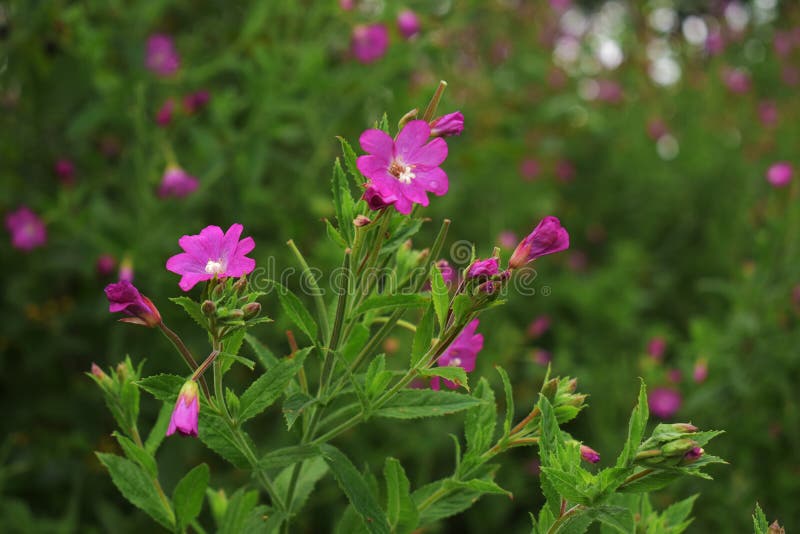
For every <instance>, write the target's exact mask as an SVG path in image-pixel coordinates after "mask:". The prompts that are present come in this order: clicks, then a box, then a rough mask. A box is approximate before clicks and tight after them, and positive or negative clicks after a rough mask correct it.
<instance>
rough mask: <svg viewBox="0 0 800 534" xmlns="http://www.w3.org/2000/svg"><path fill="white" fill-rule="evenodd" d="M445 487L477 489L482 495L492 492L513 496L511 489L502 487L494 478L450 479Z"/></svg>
mask: <svg viewBox="0 0 800 534" xmlns="http://www.w3.org/2000/svg"><path fill="white" fill-rule="evenodd" d="M445 487H450V488H466V489H470V490H474V491H477V492H478V493H480V494H481V495H484V494H487V493H490V494H495V495H506V496H507V497H512V498H513V495H512V493H511V492H510V491H508V490H506V489H503V488H501V487H500V486H499V485H498V484H497V482H495V481H494V480H487V479H485V478H473V479H472V480H448V481H446V482H445Z"/></svg>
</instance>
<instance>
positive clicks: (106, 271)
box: [95, 254, 117, 276]
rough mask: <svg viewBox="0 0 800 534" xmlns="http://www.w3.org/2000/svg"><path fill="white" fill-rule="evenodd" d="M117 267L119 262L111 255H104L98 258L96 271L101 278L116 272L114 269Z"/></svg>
mask: <svg viewBox="0 0 800 534" xmlns="http://www.w3.org/2000/svg"><path fill="white" fill-rule="evenodd" d="M116 265H117V260H116V259H114V256H112V255H111V254H103V255H102V256H100V257H99V258H97V262H96V263H95V269H96V270H97V274H99V275H100V276H108V275H110V274H111V273H112V272H114V267H115V266H116Z"/></svg>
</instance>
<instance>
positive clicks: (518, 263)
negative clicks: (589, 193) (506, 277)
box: [508, 216, 569, 269]
mask: <svg viewBox="0 0 800 534" xmlns="http://www.w3.org/2000/svg"><path fill="white" fill-rule="evenodd" d="M568 248H569V233H567V230H566V229H565V228H564V227H562V226H561V221H559V220H558V219H557V218H556V217H552V216H548V217H545V218H544V219H542V220H541V222H539V224H538V225H536V228H534V229H533V231H532V232H531V233H530V234H528V235H527V236H526V237H525V239H523V240H522V241H520V243H519V245H517V248H516V250H514V254H512V255H511V259H510V260H509V261H508V267H509V269H518V268H520V267H522V266H523V265H526V264H527V263H530V262H532V261H533V260H535V259H536V258H539V257H541V256H545V255H547V254H553V253H555V252H561V251H562V250H566V249H568Z"/></svg>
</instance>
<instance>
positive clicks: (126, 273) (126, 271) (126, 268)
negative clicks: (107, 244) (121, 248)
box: [117, 256, 133, 282]
mask: <svg viewBox="0 0 800 534" xmlns="http://www.w3.org/2000/svg"><path fill="white" fill-rule="evenodd" d="M117 278H119V281H120V282H124V281H127V282H133V261H132V260H131V258H130V256H125V257H124V258H122V261H121V262H119V273H118V274H117Z"/></svg>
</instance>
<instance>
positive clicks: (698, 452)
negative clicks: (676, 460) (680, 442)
mask: <svg viewBox="0 0 800 534" xmlns="http://www.w3.org/2000/svg"><path fill="white" fill-rule="evenodd" d="M705 452H706V451H704V450H703V449H702V448H701V447H693V448H692V449H691V450H690V451H689V452H687V453H686V454H685V455H684V456H683V457H684V458H685V459H686V460H689V461H692V462H693V461H695V460H697V459H699V458H700V457H701V456H703V453H705Z"/></svg>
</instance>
